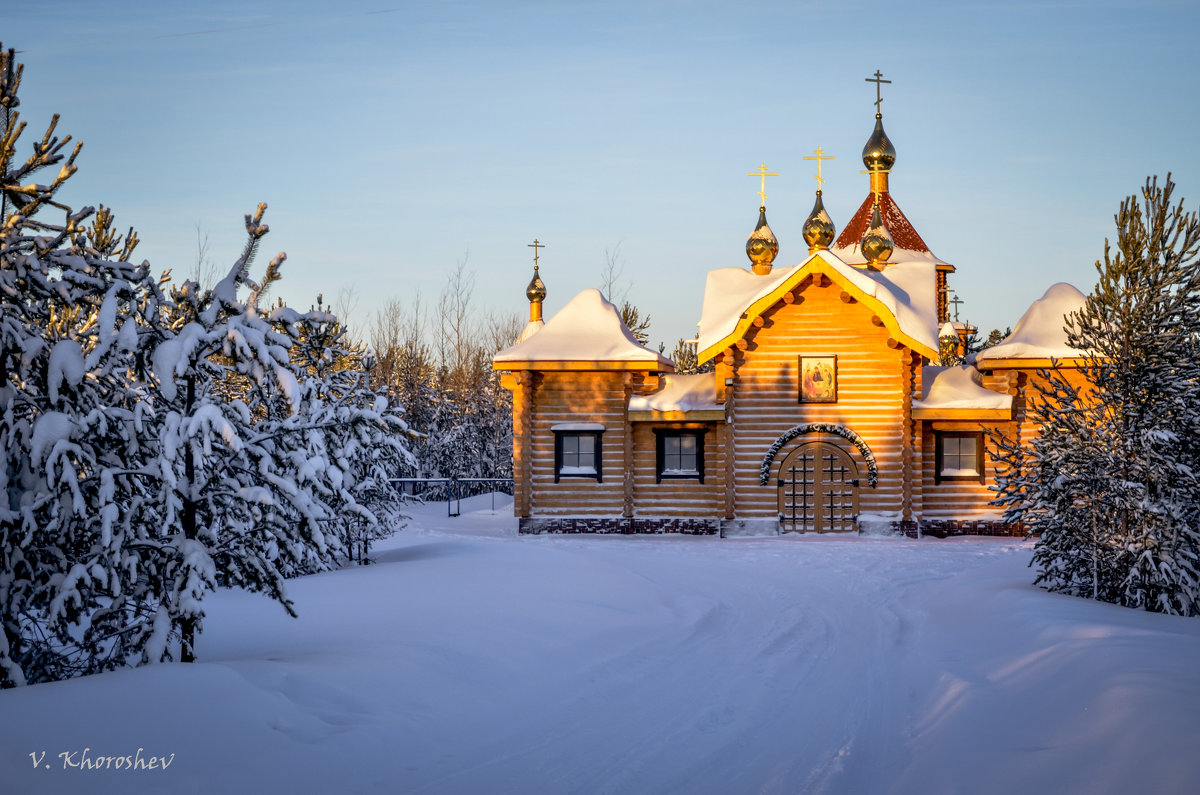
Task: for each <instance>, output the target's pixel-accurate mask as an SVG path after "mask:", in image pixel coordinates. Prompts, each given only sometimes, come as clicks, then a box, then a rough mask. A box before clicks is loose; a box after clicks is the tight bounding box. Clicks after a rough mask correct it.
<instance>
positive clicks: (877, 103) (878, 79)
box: [866, 69, 892, 114]
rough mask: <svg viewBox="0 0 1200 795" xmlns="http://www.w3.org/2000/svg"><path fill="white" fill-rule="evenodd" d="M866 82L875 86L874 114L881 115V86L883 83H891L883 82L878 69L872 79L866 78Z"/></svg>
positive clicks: (881, 74) (888, 81) (881, 73)
mask: <svg viewBox="0 0 1200 795" xmlns="http://www.w3.org/2000/svg"><path fill="white" fill-rule="evenodd" d="M866 80H867V82H868V83H874V84H875V113H877V114H879V113H882V112H883V107H882V105H883V85H882V84H883V83H891V82H892V81H891V80H884V79H883V72H881V71H879V70H878V69H876V70H875V76H874V77H868V78H867V79H866Z"/></svg>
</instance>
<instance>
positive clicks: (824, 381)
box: [800, 356, 837, 403]
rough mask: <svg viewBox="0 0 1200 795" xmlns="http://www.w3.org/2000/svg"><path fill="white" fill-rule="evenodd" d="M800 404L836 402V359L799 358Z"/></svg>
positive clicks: (820, 357)
mask: <svg viewBox="0 0 1200 795" xmlns="http://www.w3.org/2000/svg"><path fill="white" fill-rule="evenodd" d="M800 402H801V403H836V402H837V357H836V356H801V357H800Z"/></svg>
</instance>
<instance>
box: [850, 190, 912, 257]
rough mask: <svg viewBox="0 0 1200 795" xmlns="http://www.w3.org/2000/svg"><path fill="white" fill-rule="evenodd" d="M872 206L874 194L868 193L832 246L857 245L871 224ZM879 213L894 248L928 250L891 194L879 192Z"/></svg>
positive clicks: (873, 204)
mask: <svg viewBox="0 0 1200 795" xmlns="http://www.w3.org/2000/svg"><path fill="white" fill-rule="evenodd" d="M874 206H875V194H870V195H868V196H867V198H866V199H865V200H864V201H863V203H862V206H861V207H859V208H858V212H856V213H855V214H854V217H853V218H851V219H850V223H848V224H846V228H845V229H843V230H842V234H841V235H839V236H838V239H837V242H836V243H834V244H833V247H834V248H845V247H848V246H857V245H858V244H859V243H860V242H861V241H862V238H863V235H865V234H866V233H867V227H868V226H870V225H871V209H872V208H873V207H874ZM879 215H880V217H882V218H883V225H884V226H885V227H887V230H888V233H889V234H890V235H891V236H892V243H893V244H894V245H895V247H896V248H900V249H904V250H905V251H929V246H927V245H925V241H924V240H922V239H921V236H920V235H918V234H917V230H916V229H913V225H912V224H911V223H909V220H908V219H907V218H905V217H904V213H903V212H901V211H900V207H899V205H897V204H896V201H895V199H893V198H892V194H890V193H882V194H880V196H879Z"/></svg>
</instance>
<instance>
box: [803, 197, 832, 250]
mask: <svg viewBox="0 0 1200 795" xmlns="http://www.w3.org/2000/svg"><path fill="white" fill-rule="evenodd" d="M835 231H836V230H834V228H833V220H832V219H830V217H829V213H827V212H825V203H824V202H822V201H821V191H817V200H816V201H815V202H814V203H813V208H812V212H811V213H809V214H808V220H807V221H805V222H804V242H805V243H807V244H808V253H809V254H812V253H813V252H814V251H821V250H823V249H827V248H829V244H830V243H832V242H833V237H834V232H835Z"/></svg>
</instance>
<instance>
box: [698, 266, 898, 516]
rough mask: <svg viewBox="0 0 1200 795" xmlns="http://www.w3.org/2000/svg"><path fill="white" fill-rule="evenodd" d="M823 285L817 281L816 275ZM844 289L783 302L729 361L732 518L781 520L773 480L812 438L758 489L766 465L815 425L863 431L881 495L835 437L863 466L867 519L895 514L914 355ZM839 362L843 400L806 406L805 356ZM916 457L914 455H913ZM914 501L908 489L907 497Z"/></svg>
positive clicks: (809, 284) (809, 288) (817, 289)
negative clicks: (801, 428)
mask: <svg viewBox="0 0 1200 795" xmlns="http://www.w3.org/2000/svg"><path fill="white" fill-rule="evenodd" d="M818 279H819V277H818ZM846 297H848V296H843V294H842V288H841V287H840V286H837V285H834V284H829V285H827V286H823V287H822V286H820V285H818V284H817V283H815V282H814V281H813V280H811V279H810V280H808V281H806V282H804V283H802V284H801V285H800V286H799V287H798V288H797V289H796V291H795V292H794V299H793V302H792V303H786V302H784V303H780V304H776V305H775V306H774V307H773V308H771V309H770V310H768V311H767V312H766V313H765V314H764V316H763V319H764V323H763V325H762V327H760V328H753V327H752V329H751V331H750V333H749V334H748V335H747V337H746V344H745V346H744V348H743V347H739V348H733V349H730V350H728V351H726V352H725V353H723V354H721V356H722V358H723V359H725V360H729V359H730V358H731V357H732V361H733V369H734V371H735V372H736V376H735V384H734V386H733V387H732V389H730V390H729V391H730V392H732V393H734V394H733V395H732V401H731V402H732V416H733V425H732V427H733V443H734V451H733V464H734V466H733V470H734V471H733V482H734V495H733V496H734V515H735V516H736V517H737V518H739V519H743V518H744V519H767V518H774V517H777V516H778V502H777V496H776V487H775V480H776V477H777V475H778V467H779V463H780V462H781V461H782V460H783V459H784V458H785V457H786V456H787V454H788V453H789V452H790V451H791V450H793V449H795V447H797V446H799V445H800V444H802V443H804V442H805V441H810V440H811V439H812V437H804V436H801V437H798V438H797V439H794V440H792V441H791V442H789V443H788V444H787V445H786V446H785V447H784V448H783V449H781V450H780V451H779V453H778V454H777V455H776V456H775V460H774V461H773V462H772V468H771V477H770V481H769V483H768V484H767V485H766V486H761V485H759V467H760V464H761V463H762V460H763V457H764V456H765V455H766V454H767V452H768V450H769V448H770V447H771V445H772V443H773V442H774V441H775V440H776V439H777V438H779V436H780V435H782V434H783V433H784V432H786V431H787V430H788V429H790V428H791V427H793V426H795V425H798V424H801V423H810V422H822V423H832V424H836V425H842V426H844V427H846V428H849V429H850V430H852V431H854V432H855V433H857V434H858V435H859V436H860V437H861V438H862V440H863V441H864V442H865V443H866V444H867V446H868V447H869V448H870V450H871V452H872V453H873V454H874V456H875V460H876V462H877V464H878V469H879V481H878V485H877V487H876V488H870V487H868V486H867V466H866V462H865V461H864V460H863V457H862V455H861V454H860V453H859V451H858V450H857V449H856V448H855V447H854V445H853V444H851V443H850V442H848V441H845V440H841V439H839V440H838V443H839V444H840V445H841V446H842V447H843V448H844V449H846V450H847V451H848V452H849V453H850V455H851V457H852V458H853V459H854V461H855V463H856V464H858V467H859V478H860V481H861V483H862V488H861V489H860V490H859V510H860V512H863V513H867V512H883V511H895V510H897V509H899V508H900V507H901V505H902V504H903V503H904V501H905V496H906V494H905V491H906V490H905V486H904V481H905V476H904V466H903V465H904V459H905V447H906V445H905V433H906V430H907V429H908V424H907V423H906V422H905V420H904V405H905V401H906V399H907V396H906V392H909V393H910V390H911V388H912V378H913V375H912V371H913V365H912V358H911V352H910V351H909V350H908V349H907V348H904V347H903V346H897V345H896V343H895V342H894V341H893V342H892V344H891V345H889V333H888V331H887V329H886V328H884V327H883V326H882V325H881V324H878V323H876V322H873V320H872V318H873V313H872V311H871V310H870V309H868V308H867V307H864V306H863V305H862V304H860V303H858V302H857V301H854V300H853V299H852V298H851V299H850V300H849V301H847V300H845V298H846ZM801 355H805V356H827V355H837V357H838V363H837V392H838V399H837V402H836V403H799V402H798V398H799V359H798V357H799V356H801ZM910 455H911V451H910ZM910 494H911V492H910Z"/></svg>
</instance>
